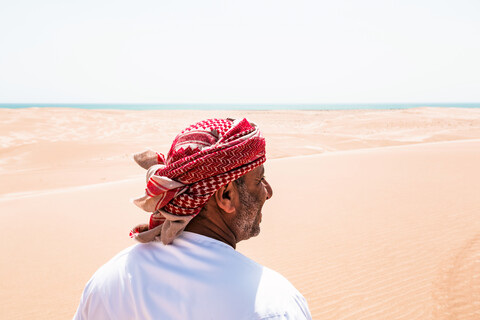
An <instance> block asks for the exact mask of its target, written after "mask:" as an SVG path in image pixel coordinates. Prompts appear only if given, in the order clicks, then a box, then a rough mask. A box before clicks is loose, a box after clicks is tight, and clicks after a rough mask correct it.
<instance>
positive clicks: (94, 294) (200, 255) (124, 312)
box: [74, 232, 311, 320]
mask: <svg viewBox="0 0 480 320" xmlns="http://www.w3.org/2000/svg"><path fill="white" fill-rule="evenodd" d="M74 319H77V320H81V319H181V320H185V319H200V320H205V319H215V320H217V319H311V315H310V312H309V310H308V306H307V302H306V301H305V298H304V297H303V296H302V295H301V294H300V293H299V292H298V291H297V289H295V287H294V286H293V285H292V284H291V283H290V282H289V281H288V280H287V279H285V278H284V277H283V276H281V275H280V274H278V273H277V272H275V271H273V270H270V269H268V268H266V267H263V266H262V265H260V264H258V263H256V262H254V261H253V260H251V259H249V258H247V257H245V256H244V255H242V254H241V253H239V252H237V251H235V250H234V249H233V248H232V247H230V246H229V245H227V244H225V243H223V242H220V241H217V240H215V239H211V238H208V237H205V236H202V235H199V234H195V233H191V232H183V233H182V234H181V235H180V236H179V237H178V238H177V239H175V240H174V242H173V243H172V244H171V245H163V244H162V243H160V242H152V243H148V244H137V245H134V246H132V247H130V248H127V249H125V250H123V251H122V252H120V253H119V254H118V255H117V256H115V257H114V258H113V259H112V260H110V261H109V262H107V263H106V264H105V265H104V266H102V267H101V268H100V269H99V270H98V271H97V272H96V273H95V274H94V275H93V277H92V278H91V279H90V281H89V282H88V283H87V285H86V287H85V290H84V292H83V294H82V297H81V300H80V305H79V306H78V309H77V312H76V314H75V316H74Z"/></svg>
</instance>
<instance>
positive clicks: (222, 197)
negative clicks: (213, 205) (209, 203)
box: [213, 182, 238, 213]
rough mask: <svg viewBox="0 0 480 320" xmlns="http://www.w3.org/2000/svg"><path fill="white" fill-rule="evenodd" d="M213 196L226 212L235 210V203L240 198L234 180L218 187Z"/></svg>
mask: <svg viewBox="0 0 480 320" xmlns="http://www.w3.org/2000/svg"><path fill="white" fill-rule="evenodd" d="M213 196H214V198H215V201H216V202H217V205H218V206H219V207H220V209H222V210H223V211H225V212H226V213H234V212H235V210H236V207H235V203H236V200H237V198H238V192H237V189H236V188H235V187H234V185H233V182H230V183H228V184H226V185H224V186H223V187H221V188H220V189H218V190H217V191H216V192H215V193H214V195H213Z"/></svg>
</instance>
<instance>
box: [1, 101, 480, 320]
mask: <svg viewBox="0 0 480 320" xmlns="http://www.w3.org/2000/svg"><path fill="white" fill-rule="evenodd" d="M218 113H219V112H215V111H211V112H210V111H209V112H190V113H185V112H183V116H180V114H181V112H179V113H178V114H173V115H170V116H169V118H170V120H169V119H168V117H167V116H166V113H164V112H162V111H149V112H125V111H118V112H117V111H81V112H80V113H79V111H78V110H56V109H52V110H49V111H48V112H46V111H45V110H40V109H38V110H29V111H28V112H26V111H25V110H0V124H1V126H0V128H1V129H0V130H1V131H0V133H1V135H0V138H1V139H0V142H1V146H2V147H1V148H0V179H1V181H2V184H1V190H0V224H1V225H2V227H3V235H4V241H2V242H1V244H0V249H1V250H2V253H3V254H4V256H3V258H2V263H1V265H0V275H1V281H0V299H1V300H2V304H1V306H0V318H1V319H33V318H35V319H65V318H70V317H71V316H72V315H73V313H74V312H75V309H76V306H77V304H78V299H79V297H80V294H81V291H82V289H83V287H84V285H85V283H86V281H87V280H88V278H89V277H90V276H91V275H92V273H93V272H94V271H95V270H96V269H97V268H98V267H99V266H100V265H101V264H103V263H104V262H105V261H107V260H108V259H109V258H111V257H112V256H113V255H114V254H115V253H117V252H118V251H119V250H121V249H122V248H125V247H126V246H128V245H131V244H132V240H131V239H130V238H129V237H128V230H129V228H130V227H131V226H133V225H134V224H136V223H139V222H143V221H146V220H147V216H146V214H144V213H143V212H141V211H140V210H138V209H137V208H136V207H135V206H133V205H132V204H131V203H130V202H129V199H131V198H133V197H135V196H137V195H139V194H141V193H142V192H143V188H144V185H143V183H144V177H143V170H142V169H139V168H136V167H135V165H133V163H132V162H131V160H130V153H133V152H136V151H140V150H142V148H143V147H148V146H150V147H158V148H157V149H159V150H160V151H164V152H166V151H167V150H166V149H168V141H169V140H171V139H172V138H173V136H174V135H175V133H176V132H178V131H179V130H180V129H181V128H182V127H184V126H185V125H186V124H188V123H189V122H193V121H195V120H198V119H201V118H204V117H208V116H213V115H214V114H218ZM220 113H222V112H220ZM227 113H228V112H223V114H221V115H222V116H223V115H225V114H227ZM230 113H232V112H230ZM239 114H240V113H239V112H238V113H234V115H233V116H238V115H239ZM247 116H248V117H249V118H251V119H253V120H255V121H256V122H257V123H259V125H261V126H262V128H263V129H264V130H263V131H264V134H265V136H266V137H267V139H268V142H269V150H268V151H269V155H270V158H271V159H270V160H269V161H268V162H267V165H266V169H267V172H266V176H267V178H268V179H269V181H270V183H271V184H272V186H273V188H274V197H273V198H272V199H271V200H269V201H268V202H267V203H266V205H265V207H264V215H263V222H262V232H261V235H260V236H259V237H257V238H255V239H251V240H249V241H245V242H243V243H240V245H239V248H238V250H239V251H241V252H243V253H245V254H246V255H248V256H250V257H252V258H253V259H255V260H257V261H259V262H261V263H264V264H265V265H267V266H269V267H271V268H273V269H275V270H277V271H279V272H281V273H282V274H284V275H285V276H287V278H289V279H290V280H291V281H292V282H293V283H294V284H295V286H296V287H297V288H299V290H300V291H301V292H302V293H303V294H304V295H305V297H306V298H307V300H308V302H309V305H310V309H311V311H312V315H313V316H314V318H315V319H478V318H479V315H480V305H479V301H480V282H479V280H478V279H479V278H478V274H479V273H478V272H479V270H480V241H479V239H480V219H479V218H480V216H479V215H480V197H479V195H480V167H479V166H478V163H480V110H476V109H473V110H467V109H446V110H444V109H435V108H420V109H412V110H390V111H342V112H299V111H298V112H297V111H292V112H287V111H281V112H249V113H247ZM70 117H72V119H71V120H70ZM172 118H174V120H171V119H172ZM257 119H258V120H257ZM155 124H156V125H158V126H160V127H161V128H157V127H156V126H155ZM163 133H165V134H163ZM165 135H168V137H166V138H165V137H164V136H165ZM154 140H155V141H154ZM272 158H273V159H272Z"/></svg>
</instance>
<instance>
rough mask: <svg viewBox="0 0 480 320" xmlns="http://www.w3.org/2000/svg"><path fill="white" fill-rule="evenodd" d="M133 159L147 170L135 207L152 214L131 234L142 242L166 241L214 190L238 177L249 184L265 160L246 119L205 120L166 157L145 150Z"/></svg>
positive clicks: (181, 137) (190, 129)
mask: <svg viewBox="0 0 480 320" xmlns="http://www.w3.org/2000/svg"><path fill="white" fill-rule="evenodd" d="M134 158H135V160H136V161H137V163H138V164H139V165H141V166H142V167H143V168H145V169H148V172H147V188H146V193H145V195H144V196H143V197H141V198H138V199H136V200H135V201H134V203H135V204H136V205H137V206H139V207H141V208H142V209H144V210H145V211H148V212H152V215H151V218H150V223H149V225H148V226H143V225H140V226H137V227H136V229H135V232H134V234H135V236H136V238H137V239H138V240H139V241H142V242H146V241H152V240H159V239H160V238H161V240H162V242H164V243H170V242H171V241H173V239H174V238H175V237H176V236H177V235H178V234H179V233H180V232H181V231H182V230H183V229H184V228H185V226H186V225H187V224H188V223H189V222H190V220H191V219H192V218H193V217H195V216H196V215H197V214H198V213H199V212H200V210H201V209H202V208H203V207H204V205H205V204H206V203H207V201H209V199H210V198H211V197H212V195H214V194H216V192H217V191H219V190H221V189H222V188H224V187H231V186H233V184H232V183H231V182H232V181H234V180H236V179H238V178H239V177H241V176H245V177H244V178H242V179H245V180H246V181H249V180H248V179H249V178H248V177H249V175H248V174H249V173H250V172H252V171H254V170H255V169H256V168H259V167H260V166H261V165H262V164H263V163H264V162H265V139H264V138H263V136H262V135H261V133H260V131H259V130H258V128H257V127H256V126H255V125H254V124H253V123H250V122H249V121H248V120H246V119H243V120H233V119H210V120H205V121H201V122H199V123H196V124H194V125H192V126H190V127H188V128H187V129H185V130H183V131H182V132H181V133H180V134H179V135H178V136H177V137H176V138H175V140H174V142H173V144H172V147H171V148H170V151H169V152H168V155H167V157H164V156H163V155H162V154H159V153H154V152H153V151H149V152H146V153H142V154H138V155H136V156H135V157H134ZM262 168H263V167H262ZM255 172H257V171H255ZM248 185H250V184H248ZM235 188H236V187H235ZM239 190H240V189H239ZM264 201H265V200H264V199H263V200H262V199H260V202H261V205H260V208H261V206H262V205H263V202H264ZM239 205H240V202H239V198H238V204H237V206H239ZM236 211H240V210H236ZM243 211H245V210H243ZM147 230H148V232H144V231H147Z"/></svg>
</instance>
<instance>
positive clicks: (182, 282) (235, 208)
mask: <svg viewBox="0 0 480 320" xmlns="http://www.w3.org/2000/svg"><path fill="white" fill-rule="evenodd" d="M134 158H135V160H136V161H137V163H138V164H139V165H141V166H142V167H143V168H145V169H147V170H148V171H147V188H146V192H145V195H144V196H143V197H141V198H138V199H136V200H134V203H135V204H136V205H138V206H139V207H140V208H142V209H144V210H145V211H148V212H152V214H151V216H150V222H149V224H148V225H147V224H145V225H138V226H137V227H135V228H134V230H133V231H132V233H131V235H132V236H133V237H135V238H136V239H137V240H138V241H140V242H141V244H137V245H135V246H132V247H130V248H128V249H126V250H124V251H122V252H121V253H119V254H118V255H117V256H116V257H114V258H113V259H112V260H110V261H109V262H108V263H107V264H105V265H104V266H103V267H101V268H100V269H99V270H98V271H97V272H96V273H95V274H94V275H93V277H92V278H91V279H90V281H89V282H88V283H87V285H86V287H85V290H84V292H83V295H82V297H81V300H80V305H79V307H78V310H77V312H76V314H75V316H74V319H201V320H204V319H311V316H310V312H309V310H308V306H307V303H306V301H305V299H304V297H303V296H302V295H301V294H300V293H299V292H298V291H297V290H296V289H295V288H294V287H293V286H292V285H291V284H290V282H288V280H286V279H285V278H284V277H282V276H281V275H280V274H278V273H276V272H274V271H272V270H270V269H268V268H266V267H263V266H261V265H259V264H257V263H256V262H254V261H252V260H250V259H248V258H247V257H245V256H243V255H242V254H240V253H238V252H237V251H235V247H236V244H237V243H238V242H239V241H242V240H246V239H249V238H250V237H254V236H256V235H258V234H259V232H260V222H261V219H262V213H261V209H262V207H263V204H264V203H265V201H266V200H267V199H269V198H271V197H272V193H273V191H272V188H271V187H270V185H269V184H268V182H267V181H266V179H265V177H264V167H263V163H264V162H265V139H264V138H263V137H262V135H261V133H260V131H259V130H258V128H257V127H256V126H255V125H254V124H252V123H250V122H249V121H247V120H246V119H243V120H238V121H237V120H233V119H210V120H205V121H202V122H199V123H196V124H194V125H192V126H190V127H188V128H187V129H185V130H184V131H182V133H180V134H179V135H178V136H177V137H176V138H175V140H174V141H173V144H172V147H171V149H170V151H169V152H168V155H167V157H166V158H165V157H164V156H163V155H162V154H158V153H155V152H153V151H147V152H144V153H141V154H137V155H136V156H135V157H134Z"/></svg>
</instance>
